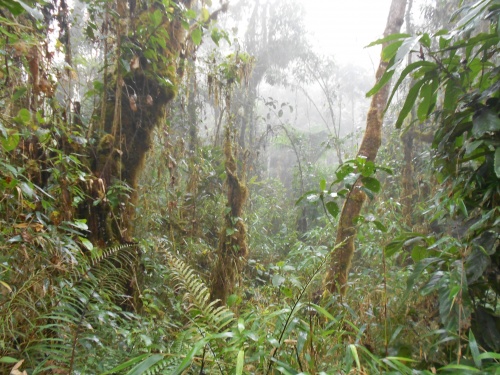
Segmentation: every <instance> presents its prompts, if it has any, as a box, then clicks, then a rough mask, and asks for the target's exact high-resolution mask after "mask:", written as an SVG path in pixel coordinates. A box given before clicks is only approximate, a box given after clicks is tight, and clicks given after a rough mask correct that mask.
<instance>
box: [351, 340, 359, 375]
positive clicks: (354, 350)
mask: <svg viewBox="0 0 500 375" xmlns="http://www.w3.org/2000/svg"><path fill="white" fill-rule="evenodd" d="M349 349H350V350H351V353H352V356H353V357H354V361H355V362H356V367H357V369H358V371H361V363H360V362H359V356H358V351H357V350H356V346H355V345H354V344H349Z"/></svg>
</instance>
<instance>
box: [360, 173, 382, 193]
mask: <svg viewBox="0 0 500 375" xmlns="http://www.w3.org/2000/svg"><path fill="white" fill-rule="evenodd" d="M361 182H362V183H363V186H364V187H366V188H367V189H369V190H371V191H373V192H374V193H378V192H379V191H380V181H379V180H377V179H376V178H374V177H361Z"/></svg>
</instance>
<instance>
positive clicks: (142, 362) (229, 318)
mask: <svg viewBox="0 0 500 375" xmlns="http://www.w3.org/2000/svg"><path fill="white" fill-rule="evenodd" d="M165 257H166V259H167V263H168V266H169V270H170V274H171V275H172V276H173V280H174V281H175V290H176V292H179V293H182V294H183V297H182V302H183V306H184V316H185V317H186V318H187V319H188V325H187V326H186V327H184V328H183V330H182V331H181V332H180V333H179V334H178V335H177V337H176V339H175V341H174V342H173V344H172V345H171V347H170V350H169V352H168V353H162V354H150V355H149V356H147V357H143V356H142V355H140V356H138V357H136V358H134V359H132V360H129V361H128V363H127V367H131V366H133V365H135V366H134V367H133V368H132V369H131V370H130V371H129V372H128V373H127V374H128V375H134V374H139V370H140V371H142V373H145V374H148V375H156V374H169V375H170V374H181V373H182V372H183V371H184V370H186V369H187V368H188V367H190V366H192V365H193V362H195V360H197V361H198V362H199V358H198V357H196V356H197V355H199V353H200V352H203V355H202V358H201V366H205V365H206V363H210V364H213V365H215V366H216V367H217V368H218V371H219V372H220V373H226V371H225V369H224V367H225V363H226V362H227V361H226V359H227V356H228V355H229V353H232V352H236V351H237V350H238V348H231V347H228V345H231V343H228V342H226V341H225V340H226V339H227V338H230V337H232V333H231V332H229V331H228V330H229V327H230V326H231V325H232V323H234V316H233V313H232V312H231V311H230V310H229V309H228V308H227V307H225V306H217V302H218V301H210V293H209V290H208V288H207V287H206V285H205V284H204V283H203V281H201V280H200V278H199V276H198V275H197V274H196V273H195V271H194V270H193V269H192V268H191V267H190V266H189V265H187V264H186V263H185V262H183V261H182V260H180V259H178V258H176V257H175V256H174V255H173V254H171V253H168V252H165ZM214 343H215V344H214ZM158 356H160V357H158ZM197 358H198V359H197ZM124 366H125V364H122V365H119V366H117V367H115V368H114V369H113V370H110V371H109V372H107V373H106V374H108V373H109V374H111V373H113V372H114V371H117V370H121V369H124V368H125V367H124Z"/></svg>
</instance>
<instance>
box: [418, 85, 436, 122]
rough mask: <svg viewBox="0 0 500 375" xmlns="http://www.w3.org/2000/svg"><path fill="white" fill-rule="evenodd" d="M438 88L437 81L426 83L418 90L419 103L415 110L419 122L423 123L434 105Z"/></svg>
mask: <svg viewBox="0 0 500 375" xmlns="http://www.w3.org/2000/svg"><path fill="white" fill-rule="evenodd" d="M437 88H438V81H437V79H431V80H430V81H428V82H426V83H425V84H424V85H423V86H422V89H421V90H420V97H421V99H422V100H421V101H420V104H419V106H418V109H417V117H418V119H419V121H420V122H424V121H425V120H426V119H427V117H428V116H429V113H430V112H431V111H432V109H433V108H434V105H435V104H436V90H437Z"/></svg>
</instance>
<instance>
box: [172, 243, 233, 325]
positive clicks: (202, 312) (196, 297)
mask: <svg viewBox="0 0 500 375" xmlns="http://www.w3.org/2000/svg"><path fill="white" fill-rule="evenodd" d="M166 257H167V261H168V264H169V266H170V269H171V271H172V273H173V275H174V280H175V281H176V282H177V285H176V289H177V290H183V291H184V298H183V300H184V301H185V302H186V303H187V304H188V305H187V312H189V313H192V314H193V317H192V319H193V321H194V322H195V323H196V324H197V325H201V326H206V327H209V328H210V331H212V332H221V331H222V330H223V329H224V328H225V327H227V326H228V325H229V324H231V323H232V322H233V321H234V315H233V313H232V312H231V310H229V309H228V308H227V307H226V306H217V305H218V301H212V302H210V291H209V290H208V288H207V287H206V285H205V284H204V283H203V281H201V280H200V278H199V277H198V275H196V274H195V272H194V271H193V269H192V268H191V267H190V266H189V265H187V264H186V263H184V262H183V261H182V260H180V259H178V258H176V257H174V256H173V255H172V254H170V253H168V252H166Z"/></svg>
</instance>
